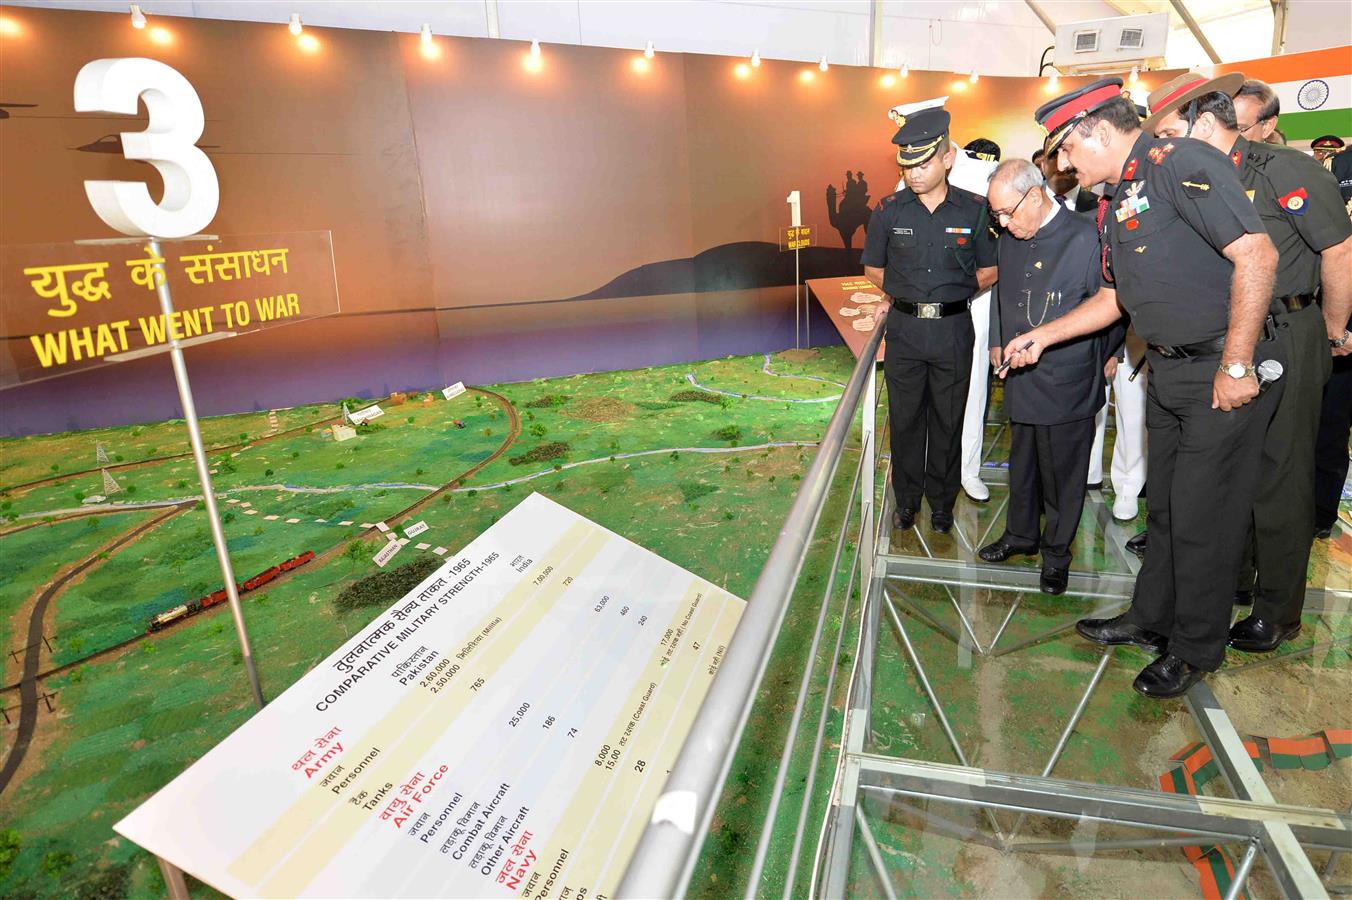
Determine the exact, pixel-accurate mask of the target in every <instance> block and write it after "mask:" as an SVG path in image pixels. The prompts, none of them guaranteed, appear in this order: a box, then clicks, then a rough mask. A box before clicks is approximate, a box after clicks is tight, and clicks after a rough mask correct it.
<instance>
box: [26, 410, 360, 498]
mask: <svg viewBox="0 0 1352 900" xmlns="http://www.w3.org/2000/svg"><path fill="white" fill-rule="evenodd" d="M372 402H375V401H372ZM342 419H343V417H342V416H330V417H329V418H327V419H320V420H319V421H317V422H306V423H304V424H302V425H297V426H296V427H294V428H288V429H287V430H286V431H279V432H277V433H276V434H269V435H266V436H259V437H258V438H257V439H255V440H252V441H237V442H235V443H233V444H223V445H221V446H219V447H207V448H205V449H204V450H203V451H202V452H203V453H225V452H229V451H231V450H239V449H243V448H244V447H253V446H256V445H258V444H265V443H267V442H268V441H275V440H277V439H278V438H283V437H289V436H291V435H293V434H296V433H297V432H299V431H304V430H305V429H306V428H319V427H321V426H324V425H332V424H333V423H335V422H341V421H342ZM191 456H192V451H191V450H189V451H188V452H186V453H174V454H171V455H169V456H153V457H151V458H150V459H138V460H134V461H132V462H124V463H112V464H109V465H106V466H95V467H94V468H92V469H81V470H80V471H79V472H66V473H63V474H61V475H49V476H48V477H46V478H39V479H37V480H36V481H25V482H24V483H23V484H13V485H10V486H9V487H5V488H0V490H3V491H5V492H9V491H26V490H29V489H30V488H36V487H42V486H43V485H46V484H59V483H61V482H63V481H68V480H69V479H71V478H80V477H82V476H85V475H94V474H97V473H98V472H101V471H103V470H104V469H107V470H108V471H109V472H120V471H124V470H126V469H139V468H142V467H143V466H151V465H155V464H157V463H162V462H170V461H172V460H175V459H188V458H190V457H191Z"/></svg>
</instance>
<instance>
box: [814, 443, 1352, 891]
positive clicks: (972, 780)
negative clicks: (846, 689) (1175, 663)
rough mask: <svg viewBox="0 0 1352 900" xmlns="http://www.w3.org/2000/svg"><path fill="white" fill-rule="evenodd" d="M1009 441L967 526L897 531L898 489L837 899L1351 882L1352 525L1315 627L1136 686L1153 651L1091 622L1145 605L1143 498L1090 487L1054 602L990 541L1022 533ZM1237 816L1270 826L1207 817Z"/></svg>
mask: <svg viewBox="0 0 1352 900" xmlns="http://www.w3.org/2000/svg"><path fill="white" fill-rule="evenodd" d="M1112 439H1113V435H1112V431H1111V429H1110V430H1109V434H1108V441H1107V443H1108V446H1109V447H1111V444H1112ZM1007 441H1008V437H1007V430H1006V429H1005V428H1004V427H1003V424H1002V423H1000V422H993V423H991V424H990V425H988V426H987V446H986V448H985V449H986V452H985V463H986V465H985V468H984V469H983V477H984V479H985V480H986V482H987V484H988V486H989V488H990V491H991V497H990V499H989V500H988V501H986V502H984V503H975V502H973V501H971V500H970V499H969V498H967V497H966V496H965V495H960V496H959V499H958V503H957V506H956V509H955V510H954V516H955V527H954V529H953V531H952V533H950V534H947V535H944V534H938V533H936V532H934V531H933V529H932V528H930V525H929V516H928V509H927V508H926V509H922V511H921V514H920V515H919V516H917V519H916V525H915V527H913V528H911V529H907V530H905V531H901V530H894V529H892V528H891V527H890V514H891V501H890V497H888V496H887V495H889V494H890V491H884V492H883V494H884V496H883V502H882V509H883V516H884V519H883V522H884V523H887V526H886V527H883V528H882V529H881V532H880V535H879V544H878V551H879V554H880V557H881V560H882V563H881V564H880V565H881V566H882V567H883V570H884V574H883V575H882V577H880V579H879V582H880V584H879V588H878V593H879V596H878V597H877V602H878V611H877V613H876V615H877V619H878V624H877V626H876V627H877V634H876V645H875V650H876V657H875V659H874V661H873V673H872V681H871V684H864V685H863V692H864V693H865V694H866V695H867V696H866V698H865V703H864V704H862V706H861V704H860V701H859V698H858V696H857V693H858V690H857V689H858V688H859V687H860V683H859V680H858V679H856V684H855V687H856V691H855V692H853V693H855V696H854V697H852V699H851V700H850V701H847V702H848V703H849V705H850V706H851V707H852V708H860V712H861V713H865V714H866V715H867V722H868V727H867V730H866V731H865V733H864V734H863V736H862V739H860V740H859V744H860V747H859V750H858V752H857V755H855V754H850V753H848V752H847V754H846V757H845V762H844V763H843V764H842V766H841V771H842V772H844V773H846V775H845V778H844V780H845V781H846V782H847V785H846V786H847V788H848V787H849V786H850V785H853V786H854V787H855V788H856V790H857V794H856V797H857V806H855V807H854V809H853V815H854V822H853V826H852V832H853V833H852V835H851V837H850V839H849V840H848V841H846V843H847V844H848V847H849V852H848V862H847V863H843V862H842V860H840V859H834V860H833V859H832V854H831V850H830V846H829V842H828V849H827V854H826V857H827V858H826V860H825V861H824V863H823V865H822V870H821V872H819V877H820V878H821V879H822V881H823V883H824V884H825V885H826V887H827V889H828V891H829V890H831V889H832V888H833V886H836V887H838V886H841V885H844V886H845V887H846V891H845V893H847V894H848V895H849V896H859V897H875V896H888V897H892V896H901V897H930V896H940V895H955V896H958V895H960V896H992V897H1040V896H1049V895H1052V894H1061V893H1070V894H1074V895H1077V896H1105V897H1107V896H1133V897H1195V896H1199V895H1200V896H1205V897H1222V896H1231V892H1234V894H1235V895H1237V896H1238V895H1242V896H1251V897H1280V896H1319V895H1320V892H1321V891H1327V892H1329V893H1337V892H1338V891H1340V890H1343V891H1345V890H1346V889H1347V885H1348V884H1349V882H1352V854H1348V853H1342V854H1337V853H1332V852H1330V848H1331V847H1342V846H1344V845H1347V843H1348V838H1347V836H1346V831H1345V829H1347V828H1348V827H1349V824H1350V822H1349V818H1348V808H1349V804H1352V760H1349V759H1348V757H1349V756H1352V730H1349V729H1352V705H1349V703H1348V698H1349V697H1352V658H1350V657H1349V648H1350V646H1352V614H1350V613H1349V601H1350V600H1352V594H1349V593H1348V587H1349V584H1348V579H1347V574H1346V564H1347V557H1348V552H1347V551H1348V549H1349V548H1348V547H1346V546H1344V542H1346V540H1347V537H1348V535H1347V532H1346V530H1342V531H1341V532H1340V531H1339V530H1338V529H1335V537H1334V539H1333V540H1332V541H1317V542H1316V544H1315V548H1314V552H1313V554H1312V560H1311V566H1310V579H1309V591H1308V594H1307V603H1306V611H1305V615H1304V616H1303V619H1302V624H1303V627H1302V631H1301V633H1300V635H1299V636H1298V637H1297V638H1295V639H1293V640H1291V641H1288V642H1287V643H1286V644H1284V645H1283V646H1282V647H1281V648H1280V650H1279V651H1277V652H1275V653H1272V654H1245V653H1240V652H1238V651H1230V652H1229V653H1228V654H1227V657H1226V660H1225V664H1224V666H1223V667H1222V668H1221V669H1220V671H1218V672H1216V673H1214V674H1213V675H1211V676H1210V677H1208V678H1207V679H1206V680H1205V681H1204V682H1203V683H1202V685H1201V686H1199V687H1198V688H1195V689H1194V690H1193V691H1190V692H1189V694H1188V695H1187V697H1185V698H1180V699H1178V700H1171V701H1152V700H1147V699H1146V698H1144V697H1141V696H1139V695H1138V694H1136V693H1135V692H1134V691H1133V690H1132V688H1131V681H1132V679H1133V678H1134V677H1135V675H1136V673H1137V672H1138V671H1139V670H1140V669H1141V667H1143V666H1144V665H1145V664H1146V663H1148V662H1150V660H1151V659H1152V658H1153V656H1151V655H1148V654H1147V653H1146V652H1144V651H1142V650H1139V649H1137V648H1134V647H1127V648H1116V649H1110V650H1105V648H1102V647H1099V646H1096V645H1094V644H1091V643H1089V642H1087V641H1084V640H1083V639H1081V638H1080V637H1079V636H1078V635H1077V634H1076V633H1075V632H1074V630H1073V626H1074V623H1075V621H1076V620H1077V619H1079V618H1083V617H1086V616H1092V615H1113V614H1115V613H1116V612H1118V611H1120V610H1122V609H1124V608H1125V607H1126V606H1127V605H1128V603H1129V600H1130V596H1131V590H1132V586H1133V582H1134V576H1135V573H1136V571H1137V570H1138V569H1139V565H1140V564H1139V562H1138V560H1137V559H1136V557H1135V556H1133V555H1132V554H1131V553H1129V552H1127V551H1126V550H1125V548H1124V546H1123V545H1124V543H1125V541H1126V540H1127V539H1128V538H1130V537H1132V536H1133V535H1134V534H1136V533H1137V532H1138V531H1140V530H1141V529H1142V528H1143V527H1144V519H1145V516H1144V511H1145V510H1144V500H1142V502H1141V504H1140V515H1139V516H1138V517H1137V519H1136V520H1134V521H1130V522H1118V521H1116V520H1114V519H1113V517H1112V515H1111V505H1112V499H1113V497H1112V493H1111V484H1109V485H1107V486H1106V487H1105V488H1104V489H1102V490H1091V491H1090V493H1089V496H1088V499H1087V501H1086V505H1085V509H1084V512H1083V515H1082V518H1081V523H1080V527H1079V530H1078V533H1077V536H1076V541H1075V544H1074V547H1073V553H1074V562H1073V564H1072V567H1071V578H1070V588H1069V590H1068V591H1067V593H1066V594H1065V595H1063V596H1060V597H1052V596H1048V595H1046V594H1043V593H1041V591H1040V590H1039V589H1038V569H1039V563H1038V560H1037V559H1036V558H1025V557H1016V558H1015V559H1011V560H1010V561H1008V562H1006V563H1003V564H998V565H994V564H989V563H985V562H983V561H982V560H980V559H979V558H978V557H977V556H976V555H975V550H976V549H977V548H979V547H980V546H982V545H983V544H985V543H987V542H989V541H990V540H993V539H994V538H995V537H998V536H999V535H1000V533H1001V531H1002V530H1003V525H1004V510H1005V507H1006V505H1007V501H1008V487H1007V484H1006V482H1007V477H1006V475H1007V472H1006V470H1005V469H1004V468H1003V466H1002V461H1003V460H1004V459H1005V458H1006V456H1007ZM1104 467H1105V470H1107V469H1108V468H1109V464H1108V463H1107V462H1106V461H1105V464H1104ZM1345 506H1346V504H1345ZM1344 518H1345V519H1346V518H1347V514H1346V511H1345V512H1344ZM1344 524H1346V523H1344ZM1218 577H1219V573H1218ZM1244 614H1246V612H1245V611H1244V610H1243V609H1242V608H1236V617H1237V618H1238V617H1240V616H1242V615H1244ZM864 627H865V628H866V629H867V628H868V624H867V621H866V623H865V625H864ZM846 743H847V750H848V743H849V737H848V731H847V733H846ZM852 765H853V768H852ZM844 793H845V794H848V790H847V791H845V792H844ZM1226 804H1229V805H1228V806H1227V805H1226ZM1226 817H1233V818H1229V819H1227V818H1226ZM1235 819H1242V820H1245V821H1246V822H1248V823H1249V824H1250V825H1251V826H1252V827H1251V828H1249V829H1248V831H1247V832H1246V833H1245V835H1244V836H1237V833H1238V832H1239V831H1244V829H1236V828H1230V827H1229V826H1228V825H1227V826H1226V828H1225V829H1224V830H1226V831H1227V833H1225V834H1220V833H1212V832H1211V831H1210V830H1209V829H1217V828H1220V827H1221V825H1222V823H1226V822H1229V823H1230V824H1231V825H1232V824H1233V822H1234V820H1235ZM837 827H838V828H839V827H841V826H839V825H838V826H837ZM846 827H848V826H846ZM842 864H844V865H846V866H847V868H846V869H844V870H843V871H842V872H837V873H835V875H834V878H833V873H832V871H831V868H832V866H833V865H836V866H837V867H838V866H840V865H842Z"/></svg>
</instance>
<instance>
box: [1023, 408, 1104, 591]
mask: <svg viewBox="0 0 1352 900" xmlns="http://www.w3.org/2000/svg"><path fill="white" fill-rule="evenodd" d="M1009 430H1010V446H1009V511H1008V512H1007V513H1006V514H1005V534H1004V538H1003V540H1004V541H1005V543H1007V544H1009V545H1010V546H1013V547H1019V548H1029V549H1031V548H1036V547H1041V548H1042V564H1043V565H1044V566H1053V567H1055V568H1058V569H1069V568H1070V559H1071V554H1070V547H1071V544H1073V543H1074V541H1075V530H1076V529H1077V528H1078V527H1079V525H1080V512H1081V510H1083V509H1084V496H1085V494H1086V493H1087V492H1088V488H1087V487H1086V486H1085V480H1086V479H1087V477H1088V475H1089V451H1090V450H1092V449H1093V446H1094V419H1093V417H1090V418H1088V419H1078V420H1076V421H1074V422H1064V423H1062V424H1059V425H1023V424H1021V423H1018V422H1011V423H1010V426H1009ZM1044 513H1045V514H1046V516H1047V524H1046V526H1045V527H1043V528H1040V527H1039V521H1038V520H1039V519H1040V518H1041V517H1042V515H1043V514H1044Z"/></svg>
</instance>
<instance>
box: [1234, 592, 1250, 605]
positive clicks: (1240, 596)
mask: <svg viewBox="0 0 1352 900" xmlns="http://www.w3.org/2000/svg"><path fill="white" fill-rule="evenodd" d="M1235 606H1253V591H1245V590H1239V591H1235Z"/></svg>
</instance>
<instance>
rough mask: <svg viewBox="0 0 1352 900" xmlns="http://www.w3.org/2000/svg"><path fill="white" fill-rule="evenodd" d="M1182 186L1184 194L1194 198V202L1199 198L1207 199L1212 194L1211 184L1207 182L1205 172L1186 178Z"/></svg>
mask: <svg viewBox="0 0 1352 900" xmlns="http://www.w3.org/2000/svg"><path fill="white" fill-rule="evenodd" d="M1180 184H1182V185H1183V193H1185V194H1187V195H1188V196H1189V197H1192V198H1193V199H1194V200H1195V199H1197V198H1198V197H1205V196H1206V195H1207V194H1208V193H1210V192H1211V182H1210V181H1208V180H1207V177H1206V173H1205V172H1198V173H1196V174H1195V175H1190V176H1188V177H1187V178H1185V179H1184V180H1183V181H1182V182H1180Z"/></svg>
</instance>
